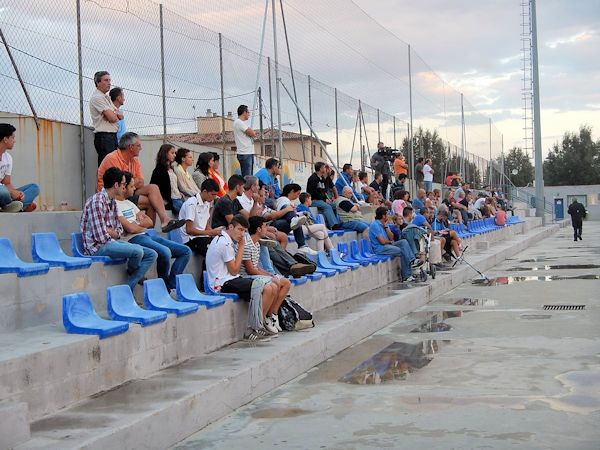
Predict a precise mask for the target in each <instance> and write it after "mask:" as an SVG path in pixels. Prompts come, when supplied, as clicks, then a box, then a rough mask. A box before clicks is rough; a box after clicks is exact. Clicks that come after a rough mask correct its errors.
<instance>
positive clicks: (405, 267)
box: [375, 239, 415, 280]
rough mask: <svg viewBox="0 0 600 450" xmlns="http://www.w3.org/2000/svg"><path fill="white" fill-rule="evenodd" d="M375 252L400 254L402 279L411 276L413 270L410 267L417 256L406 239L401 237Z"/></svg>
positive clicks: (379, 253)
mask: <svg viewBox="0 0 600 450" xmlns="http://www.w3.org/2000/svg"><path fill="white" fill-rule="evenodd" d="M375 253H376V254H378V255H393V256H400V273H401V275H402V279H403V280H406V279H407V278H408V277H410V276H411V274H412V270H411V268H410V263H412V261H413V260H414V259H415V257H414V255H413V252H412V250H411V249H410V245H409V244H408V242H406V240H404V239H400V240H399V241H396V242H394V243H393V244H387V245H384V246H383V248H379V249H377V250H375Z"/></svg>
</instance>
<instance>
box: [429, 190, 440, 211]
mask: <svg viewBox="0 0 600 450" xmlns="http://www.w3.org/2000/svg"><path fill="white" fill-rule="evenodd" d="M431 192H433V196H432V197H433V198H431V197H430V198H431V199H432V201H433V206H435V207H436V208H437V207H438V206H440V205H441V204H442V191H440V190H439V189H438V188H435V189H434V190H433V191H431Z"/></svg>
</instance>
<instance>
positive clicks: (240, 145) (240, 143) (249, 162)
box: [233, 105, 256, 177]
mask: <svg viewBox="0 0 600 450" xmlns="http://www.w3.org/2000/svg"><path fill="white" fill-rule="evenodd" d="M237 113H238V118H237V119H235V121H234V122H233V138H234V139H235V146H236V154H237V160H238V161H239V162H240V170H241V171H242V176H243V177H245V176H247V175H252V172H253V171H254V138H255V137H256V132H255V131H254V130H253V129H252V128H250V126H249V125H248V124H247V123H246V121H247V120H248V118H249V117H250V112H249V111H248V106H246V105H240V106H238V109H237Z"/></svg>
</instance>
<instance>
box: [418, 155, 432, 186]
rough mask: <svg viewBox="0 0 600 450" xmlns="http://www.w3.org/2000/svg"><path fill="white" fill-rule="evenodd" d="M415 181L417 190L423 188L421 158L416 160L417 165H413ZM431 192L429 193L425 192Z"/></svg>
mask: <svg viewBox="0 0 600 450" xmlns="http://www.w3.org/2000/svg"><path fill="white" fill-rule="evenodd" d="M415 181H416V182H417V187H418V188H419V189H422V188H423V186H424V185H423V157H420V158H419V159H417V164H416V165H415ZM427 192H431V191H427Z"/></svg>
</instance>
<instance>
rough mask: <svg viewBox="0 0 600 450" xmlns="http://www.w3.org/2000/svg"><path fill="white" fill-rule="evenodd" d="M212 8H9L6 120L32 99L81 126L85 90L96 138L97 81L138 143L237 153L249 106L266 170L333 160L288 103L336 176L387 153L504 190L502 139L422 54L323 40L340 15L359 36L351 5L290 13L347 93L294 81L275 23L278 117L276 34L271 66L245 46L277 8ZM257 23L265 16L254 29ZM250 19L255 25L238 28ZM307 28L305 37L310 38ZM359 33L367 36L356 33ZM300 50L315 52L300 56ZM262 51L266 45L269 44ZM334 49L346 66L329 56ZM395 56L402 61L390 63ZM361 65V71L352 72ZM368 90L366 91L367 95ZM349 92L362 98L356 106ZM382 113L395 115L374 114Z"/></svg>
mask: <svg viewBox="0 0 600 450" xmlns="http://www.w3.org/2000/svg"><path fill="white" fill-rule="evenodd" d="M201 3H202V5H203V6H202V7H204V8H205V12H206V14H204V15H196V16H194V15H193V14H192V11H193V8H194V7H195V6H194V5H191V4H189V2H188V3H185V2H184V3H180V6H181V5H182V4H184V5H185V6H186V7H180V8H179V9H178V12H174V11H173V10H171V9H169V8H167V7H163V6H161V5H159V4H157V3H154V2H152V1H149V0H129V1H127V2H122V1H117V0H53V1H50V0H38V1H36V2H23V1H21V0H5V1H4V2H3V5H2V7H1V8H0V26H1V29H2V31H3V34H4V37H5V48H3V49H2V52H0V54H1V56H0V89H2V91H3V92H4V95H3V96H2V99H1V100H0V102H1V103H0V107H1V108H2V109H3V110H4V111H6V112H13V113H19V114H25V115H31V114H32V110H31V108H30V106H29V104H28V102H27V100H26V96H25V93H24V91H27V93H28V94H29V97H30V99H31V105H32V107H33V109H34V110H35V113H36V114H37V115H38V116H40V117H44V118H48V119H53V120H57V121H63V122H68V123H74V124H78V123H79V121H80V119H79V117H80V108H79V106H80V96H79V76H81V77H82V79H83V95H82V97H83V117H84V124H85V126H91V125H92V123H91V118H90V115H89V105H88V100H89V98H90V96H91V94H92V92H93V90H94V84H93V80H92V77H93V74H94V73H95V72H96V71H98V70H108V71H109V72H110V73H111V76H112V82H113V85H116V86H119V87H122V88H123V89H124V90H125V98H126V101H125V105H124V107H123V110H124V114H125V123H126V127H127V129H128V130H129V131H135V132H138V133H140V134H145V135H168V136H169V139H173V140H176V138H177V136H178V135H181V134H186V133H187V134H198V133H200V134H201V135H202V138H203V141H202V140H201V141H202V142H204V143H205V144H206V145H209V146H214V147H217V148H219V147H222V150H228V149H230V148H231V144H232V143H231V142H226V141H227V137H226V133H225V131H226V129H227V125H226V124H225V122H226V121H227V120H228V118H229V117H232V118H235V117H236V110H237V107H238V105H240V104H246V105H250V106H251V108H252V109H253V111H252V115H253V119H252V126H253V128H255V129H257V130H258V129H261V128H262V130H264V134H262V136H263V142H262V144H261V145H262V148H261V153H262V154H263V156H270V155H281V156H283V157H284V158H287V159H293V160H298V161H303V162H305V163H312V162H313V161H314V160H315V159H322V158H325V156H326V155H325V154H324V153H323V151H322V149H321V148H320V147H319V145H318V143H317V142H316V141H315V140H314V139H310V135H311V131H310V129H309V125H308V124H307V123H306V122H305V121H304V120H303V118H302V117H300V114H299V112H298V111H297V109H296V107H295V105H294V102H293V101H292V100H291V98H290V95H288V93H287V90H289V92H290V93H291V94H292V96H294V95H295V97H296V102H297V104H298V106H299V109H300V110H301V111H302V113H303V114H304V115H305V116H306V120H307V121H308V122H309V123H310V126H311V127H312V128H313V129H314V131H315V132H316V133H317V134H318V136H319V137H320V138H321V139H322V140H323V141H325V142H326V145H327V151H328V153H329V154H330V155H331V157H332V159H333V160H334V162H335V163H337V164H338V165H343V164H344V163H346V162H351V163H352V164H353V165H354V166H355V167H356V168H358V167H365V166H369V165H370V162H369V161H370V155H371V154H373V152H374V151H376V148H377V143H378V142H379V141H382V142H384V143H385V145H387V146H390V147H395V148H402V149H403V150H404V152H405V153H406V156H407V158H408V163H409V166H410V168H411V169H410V170H411V172H410V174H411V175H412V168H413V167H414V164H415V162H416V158H418V157H419V156H431V157H433V158H434V160H435V159H437V160H438V169H439V170H440V172H439V174H438V177H440V178H441V177H442V176H444V175H445V174H446V173H447V172H448V171H449V170H453V171H459V172H461V173H463V175H464V178H465V179H472V180H473V182H477V183H486V182H493V181H494V173H496V172H497V171H499V169H498V168H492V169H491V170H490V167H492V166H491V165H489V163H488V161H489V160H490V159H494V158H496V157H497V156H498V155H500V153H501V151H502V136H501V134H500V132H499V131H498V130H497V129H496V128H495V126H494V124H493V123H492V122H491V120H490V119H489V118H487V117H485V116H484V115H483V114H481V113H480V112H479V111H478V110H477V109H476V108H475V107H474V106H473V105H472V104H471V103H469V102H468V101H467V99H466V98H464V97H463V96H462V95H461V94H460V93H459V92H458V91H456V90H455V89H453V88H451V87H450V86H449V85H448V84H447V83H446V82H445V81H444V80H442V78H441V77H440V76H439V75H438V74H436V73H435V72H434V71H433V70H432V69H431V68H430V67H429V66H428V65H427V63H426V62H425V61H424V60H423V59H422V58H421V57H420V56H419V55H418V54H417V53H416V52H415V51H414V50H412V49H411V48H410V46H408V45H407V44H405V43H403V42H402V41H400V40H399V39H397V38H393V39H392V38H389V37H388V38H382V39H381V40H380V42H378V44H377V48H373V47H372V46H369V45H368V44H367V42H368V40H366V39H362V40H360V41H359V44H360V45H354V43H352V42H347V41H346V42H344V41H342V40H340V39H339V36H338V35H336V34H334V33H333V32H332V31H331V30H329V29H327V27H325V25H324V23H323V15H324V14H331V8H335V10H336V11H338V12H339V17H338V20H337V21H338V22H340V23H346V24H347V25H348V27H350V26H353V25H356V23H355V22H356V19H357V15H356V14H357V13H356V5H354V4H353V3H352V2H350V3H349V4H348V2H345V1H344V0H335V1H334V2H333V3H331V4H329V3H328V4H327V5H325V4H324V3H323V2H314V3H311V4H308V5H303V6H304V7H301V5H300V4H299V2H298V1H296V0H293V1H289V2H286V7H287V8H288V11H286V14H287V13H288V12H289V15H288V16H286V20H287V21H288V22H287V25H288V26H289V31H290V36H289V37H290V45H291V50H290V51H291V52H292V55H293V56H294V58H297V59H298V60H299V61H301V62H302V66H303V67H309V68H310V69H311V70H314V71H316V72H319V73H325V69H324V68H326V69H327V75H328V76H329V77H332V78H333V79H336V80H342V81H340V82H339V86H340V88H336V87H332V86H330V85H329V84H327V83H324V82H322V81H319V80H317V79H316V78H315V77H313V76H309V75H307V74H306V73H301V72H299V71H293V75H294V76H293V77H292V70H291V69H290V63H291V62H292V61H293V60H290V59H288V56H289V55H288V52H287V51H286V41H285V39H284V37H283V36H284V31H288V29H287V28H285V29H283V21H282V17H281V11H280V10H279V11H278V12H277V14H278V15H277V17H278V19H277V26H278V27H279V28H278V29H279V34H278V43H279V47H278V48H279V61H280V64H279V67H278V68H277V69H278V76H279V79H280V81H281V82H280V85H279V87H280V92H279V100H280V108H279V111H280V115H279V114H278V109H277V98H276V97H277V95H276V86H277V82H276V67H275V62H274V60H273V58H272V57H271V56H270V55H271V53H272V52H271V49H272V45H273V37H272V35H271V34H270V32H267V33H266V36H265V39H264V46H263V51H262V52H261V50H260V49H259V47H260V45H257V46H256V47H255V48H254V50H252V49H249V48H247V46H248V45H249V44H248V42H249V39H246V37H247V36H254V34H253V33H255V30H256V29H261V30H262V27H261V21H262V20H263V19H265V24H266V25H267V26H266V29H268V28H269V26H270V25H272V19H271V15H270V14H271V13H272V12H271V11H269V10H268V8H267V10H266V11H265V3H263V2H261V1H257V0H253V1H250V2H249V3H248V4H245V5H244V9H243V11H237V13H236V12H235V11H233V10H232V7H231V5H223V4H222V2H218V4H217V3H216V2H214V1H207V2H206V3H204V2H201ZM269 3H270V2H269ZM322 3H323V4H322ZM78 4H79V5H80V11H81V14H80V18H79V23H80V25H81V42H80V43H78V39H77V36H78V35H77V24H78V16H77V5H78ZM219 5H221V6H219ZM348 5H349V6H348ZM344 6H347V8H345V7H344ZM234 9H235V8H234ZM248 12H253V14H252V15H251V20H250V19H248V17H247V14H248ZM265 12H267V14H266V15H263V14H264V13H265ZM220 13H222V14H220ZM183 14H185V15H186V16H188V17H196V18H197V19H198V20H197V21H196V22H195V21H193V20H190V19H188V18H186V17H184V16H183ZM207 16H208V17H210V18H212V22H211V23H212V24H213V26H214V27H215V28H218V29H222V30H225V31H227V32H228V33H229V34H230V35H233V36H235V40H239V41H243V42H244V43H245V45H241V44H239V43H237V42H235V40H231V39H229V38H226V37H225V36H224V35H222V34H220V33H218V32H215V31H212V30H210V29H208V28H207V27H206V26H203V25H201V24H200V23H197V22H202V21H205V20H207ZM240 16H243V17H244V19H240V21H239V22H238V26H237V27H233V28H232V23H234V22H235V18H236V17H240ZM290 24H293V25H294V26H291V25H290ZM252 25H254V26H252ZM368 25H369V26H371V27H374V26H375V25H373V24H372V23H369V24H368ZM377 26H378V25H377ZM300 27H306V30H305V32H304V33H300V31H299V28H300ZM348 33H349V34H353V33H354V34H356V33H358V32H357V31H355V29H354V28H352V30H351V31H350V30H349V31H348ZM384 37H385V36H384ZM298 40H302V44H304V45H302V46H300V45H294V43H295V42H297V41H298ZM252 42H258V43H259V44H260V40H257V41H255V40H252ZM328 46H330V47H331V48H333V49H335V54H334V53H331V52H329V53H328V52H327V51H326V49H327V47H328ZM78 49H79V50H80V51H81V55H82V70H81V74H80V73H79V69H78V57H77V56H78ZM257 50H258V51H257ZM9 52H10V53H11V54H12V57H13V60H14V64H13V62H12V61H11V59H10V58H9ZM370 52H372V53H373V54H371V53H370ZM390 54H393V55H394V57H393V58H389V57H387V58H386V55H390ZM328 55H330V56H329V57H328ZM352 58H354V60H355V61H357V62H358V63H357V64H355V65H352V63H351V62H350V61H352ZM361 61H362V62H361ZM349 62H350V63H349ZM363 63H364V64H363ZM18 74H19V75H20V76H21V78H22V80H23V85H21V84H20V83H19V80H18ZM356 86H360V91H359V92H358V94H359V95H356ZM346 87H347V88H348V89H349V90H353V91H354V92H355V95H354V96H353V95H350V94H349V93H348V92H344V91H343V90H342V89H343V88H344V90H345V88H346ZM364 99H368V101H369V103H367V102H366V101H365V100H364ZM379 103H380V104H383V105H386V107H385V108H378V107H376V106H372V105H373V104H379ZM384 109H385V111H384ZM222 117H224V118H225V120H223V119H222ZM261 119H262V120H261ZM279 120H281V122H282V129H283V130H284V131H286V132H289V134H288V135H286V136H287V139H285V140H283V148H281V147H280V146H279V142H278V139H277V138H278V135H277V131H276V130H275V127H276V126H277V123H278V121H279ZM411 125H412V128H411ZM417 130H423V132H424V131H425V130H429V131H430V132H432V133H433V132H435V135H436V139H438V138H439V140H440V141H441V144H439V143H438V142H437V141H436V140H435V139H434V140H433V141H432V140H431V139H429V141H428V140H427V139H426V138H424V137H423V132H421V133H420V134H419V133H417ZM411 136H412V139H410V137H411ZM432 142H433V143H432ZM292 146H293V147H294V148H293V149H292ZM439 146H441V148H437V147H439ZM436 173H437V172H436ZM497 176H498V175H497ZM436 181H437V180H436ZM498 181H500V180H498Z"/></svg>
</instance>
